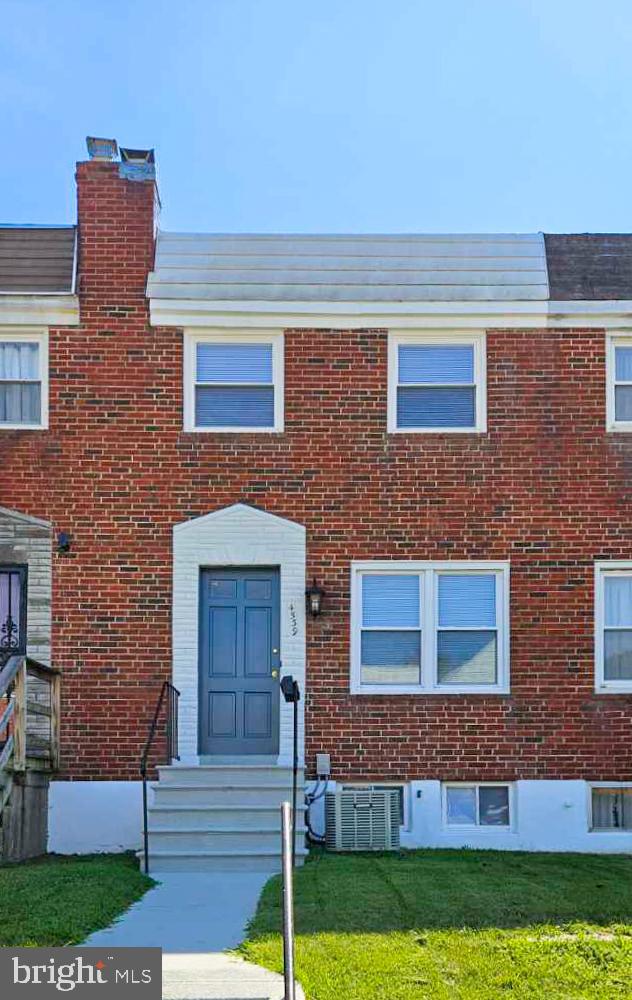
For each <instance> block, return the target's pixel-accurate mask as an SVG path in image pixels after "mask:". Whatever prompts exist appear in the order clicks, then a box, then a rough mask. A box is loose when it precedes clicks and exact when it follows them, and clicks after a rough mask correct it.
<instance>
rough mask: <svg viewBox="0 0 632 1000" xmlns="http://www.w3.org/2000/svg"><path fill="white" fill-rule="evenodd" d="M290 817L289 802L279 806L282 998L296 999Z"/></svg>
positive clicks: (286, 999)
mask: <svg viewBox="0 0 632 1000" xmlns="http://www.w3.org/2000/svg"><path fill="white" fill-rule="evenodd" d="M291 836H292V817H291V815H290V803H289V802H284V803H283V805H282V806H281V856H282V869H283V975H284V979H285V998H284V1000H296V983H295V981H294V897H293V891H292V874H293V872H292V847H291V845H290V837H291Z"/></svg>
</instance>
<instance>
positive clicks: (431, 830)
mask: <svg viewBox="0 0 632 1000" xmlns="http://www.w3.org/2000/svg"><path fill="white" fill-rule="evenodd" d="M354 784H357V782H354ZM313 787H314V786H313V783H312V784H311V785H308V790H311V789H312V788H313ZM328 787H329V790H330V791H333V790H334V789H335V787H336V782H335V781H331V782H330V783H329V786H328ZM405 796H406V807H405V818H406V824H405V826H403V827H402V829H401V844H402V847H408V848H414V847H453V848H460V847H470V848H476V849H488V850H498V851H577V852H583V853H595V854H625V853H632V832H618V831H608V832H595V833H593V832H591V831H590V829H589V801H590V785H589V783H588V782H586V781H516V782H515V783H514V785H513V796H512V800H513V820H512V827H511V828H510V829H504V828H499V827H487V828H485V829H483V828H478V829H472V828H467V829H455V828H454V827H447V826H446V825H445V824H444V822H443V811H442V798H441V782H440V781H411V782H409V783H408V784H407V785H406V786H405ZM310 817H311V823H312V826H313V828H314V830H315V832H316V833H323V832H324V824H325V816H324V799H320V800H319V801H318V802H317V803H315V804H314V806H313V807H312V810H311V811H310Z"/></svg>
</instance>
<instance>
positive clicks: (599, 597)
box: [595, 560, 632, 694]
mask: <svg viewBox="0 0 632 1000" xmlns="http://www.w3.org/2000/svg"><path fill="white" fill-rule="evenodd" d="M621 575H625V576H632V560H613V561H611V562H596V563H595V691H596V692H597V694H629V693H630V692H632V680H629V681H625V680H606V677H605V663H604V630H605V627H606V624H605V623H606V600H605V594H606V585H605V579H606V577H607V576H621Z"/></svg>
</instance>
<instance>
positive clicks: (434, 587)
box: [351, 562, 509, 694]
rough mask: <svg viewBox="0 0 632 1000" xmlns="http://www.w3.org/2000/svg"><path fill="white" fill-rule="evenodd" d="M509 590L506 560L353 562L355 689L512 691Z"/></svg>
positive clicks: (385, 691)
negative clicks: (476, 561)
mask: <svg viewBox="0 0 632 1000" xmlns="http://www.w3.org/2000/svg"><path fill="white" fill-rule="evenodd" d="M508 591H509V568H508V566H507V565H506V564H498V563H449V562H447V563H405V562H404V563H400V562H383V563H382V562H379V563H356V564H354V567H353V570H352V624H351V636H352V650H351V687H352V690H353V691H354V692H355V693H357V694H412V693H429V694H432V693H443V694H446V693H464V692H468V693H485V692H506V691H507V690H508V684H509V646H508V617H509V612H508Z"/></svg>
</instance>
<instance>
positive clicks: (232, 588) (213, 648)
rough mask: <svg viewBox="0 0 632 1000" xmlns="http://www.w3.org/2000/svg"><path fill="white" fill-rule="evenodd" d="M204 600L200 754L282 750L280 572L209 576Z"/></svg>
mask: <svg viewBox="0 0 632 1000" xmlns="http://www.w3.org/2000/svg"><path fill="white" fill-rule="evenodd" d="M200 596H201V600H200V610H201V614H200V751H199V752H200V754H275V753H278V750H279V673H280V667H281V660H280V655H279V654H280V644H279V639H280V623H279V571H278V569H207V570H204V571H203V572H202V579H201V595H200Z"/></svg>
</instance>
